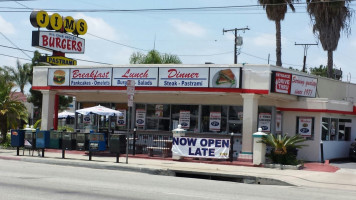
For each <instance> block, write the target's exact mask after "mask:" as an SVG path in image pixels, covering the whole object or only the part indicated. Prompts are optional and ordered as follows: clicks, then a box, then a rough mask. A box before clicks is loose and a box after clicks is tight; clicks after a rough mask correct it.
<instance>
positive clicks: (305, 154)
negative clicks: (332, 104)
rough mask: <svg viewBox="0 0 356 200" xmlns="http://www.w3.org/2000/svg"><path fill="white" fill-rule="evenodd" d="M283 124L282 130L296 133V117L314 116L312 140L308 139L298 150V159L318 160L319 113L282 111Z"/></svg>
mask: <svg viewBox="0 0 356 200" xmlns="http://www.w3.org/2000/svg"><path fill="white" fill-rule="evenodd" d="M282 116H283V126H282V132H283V133H288V135H290V136H293V135H295V134H296V127H297V117H303V116H304V117H314V120H315V125H314V140H308V141H306V142H305V143H304V144H306V145H307V146H305V147H303V148H302V149H300V150H299V151H298V159H301V160H305V161H318V160H320V154H319V152H320V151H319V150H320V138H321V136H320V134H321V128H320V126H319V125H318V124H321V118H320V114H319V113H312V112H310V113H306V112H283V115H282Z"/></svg>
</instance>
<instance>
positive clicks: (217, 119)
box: [209, 112, 221, 131]
mask: <svg viewBox="0 0 356 200" xmlns="http://www.w3.org/2000/svg"><path fill="white" fill-rule="evenodd" d="M220 127H221V112H210V122H209V130H211V131H220Z"/></svg>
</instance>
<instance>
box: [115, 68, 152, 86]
mask: <svg viewBox="0 0 356 200" xmlns="http://www.w3.org/2000/svg"><path fill="white" fill-rule="evenodd" d="M157 79H158V68H154V67H152V68H148V67H147V68H113V82H112V85H113V86H126V85H127V80H134V81H135V83H136V84H135V85H136V86H138V87H144V86H157Z"/></svg>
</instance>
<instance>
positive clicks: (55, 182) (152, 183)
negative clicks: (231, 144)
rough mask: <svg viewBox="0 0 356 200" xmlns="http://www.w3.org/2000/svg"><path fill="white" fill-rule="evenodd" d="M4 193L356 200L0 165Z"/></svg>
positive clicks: (159, 199)
mask: <svg viewBox="0 0 356 200" xmlns="http://www.w3.org/2000/svg"><path fill="white" fill-rule="evenodd" d="M88 162H89V161H88ZM0 194H1V195H0V199H4V200H7V199H9V200H12V199H21V200H23V199H26V200H27V199H29V200H31V199H36V200H45V199H46V200H48V199H51V200H55V199H63V200H68V199H85V200H91V199H95V200H98V199H100V200H102V199H120V200H125V199H132V200H144V199H155V200H163V199H164V200H167V199H169V200H178V199H179V200H181V199H189V200H216V199H221V200H227V199H234V200H236V199H264V200H266V199H267V200H268V199H274V200H275V199H291V200H293V199H296V200H297V199H298V200H300V199H322V200H325V199H352V200H354V199H355V197H356V191H344V190H332V189H331V190H330V189H328V190H326V189H319V188H304V187H295V186H273V185H272V186H271V185H250V184H243V183H235V182H225V181H213V180H203V179H192V178H181V177H171V176H158V175H150V174H144V173H135V172H124V171H119V170H104V169H90V168H83V167H70V166H57V165H49V164H38V163H28V162H21V161H10V160H0Z"/></svg>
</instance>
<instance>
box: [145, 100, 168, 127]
mask: <svg viewBox="0 0 356 200" xmlns="http://www.w3.org/2000/svg"><path fill="white" fill-rule="evenodd" d="M146 107H147V114H146V118H147V122H146V129H147V130H160V131H169V130H170V128H169V124H170V114H171V110H170V106H169V105H167V104H147V106H146Z"/></svg>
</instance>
